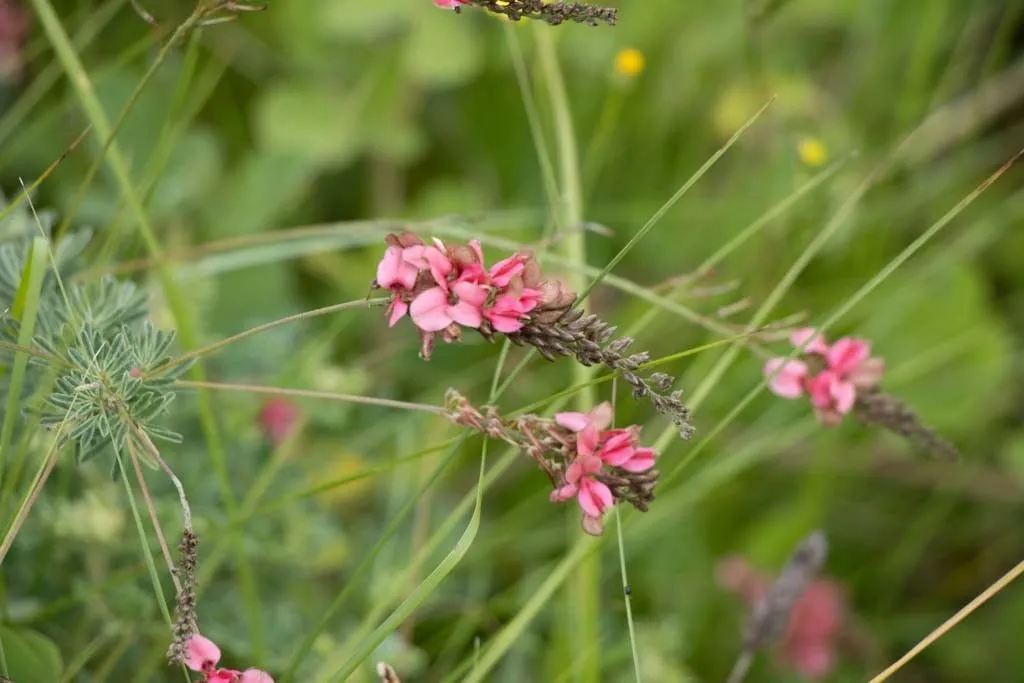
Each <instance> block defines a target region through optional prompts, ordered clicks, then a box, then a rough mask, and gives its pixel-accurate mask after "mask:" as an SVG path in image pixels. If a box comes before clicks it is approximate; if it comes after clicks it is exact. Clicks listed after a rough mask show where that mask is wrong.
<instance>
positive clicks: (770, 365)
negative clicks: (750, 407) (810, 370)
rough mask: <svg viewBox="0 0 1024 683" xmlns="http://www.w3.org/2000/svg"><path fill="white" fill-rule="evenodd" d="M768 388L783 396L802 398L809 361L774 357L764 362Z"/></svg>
mask: <svg viewBox="0 0 1024 683" xmlns="http://www.w3.org/2000/svg"><path fill="white" fill-rule="evenodd" d="M764 375H765V377H768V378H769V380H768V388H769V389H770V390H771V391H772V393H774V394H775V395H777V396H781V397H782V398H800V397H801V396H803V395H804V390H805V388H806V386H805V385H806V383H807V363H805V362H803V361H802V360H786V359H785V358H772V359H771V360H769V361H768V362H767V363H765V364H764Z"/></svg>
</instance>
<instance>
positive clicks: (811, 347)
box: [789, 327, 828, 355]
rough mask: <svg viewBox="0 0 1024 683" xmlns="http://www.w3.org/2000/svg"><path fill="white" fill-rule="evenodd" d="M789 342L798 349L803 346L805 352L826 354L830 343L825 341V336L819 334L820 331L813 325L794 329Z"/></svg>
mask: <svg viewBox="0 0 1024 683" xmlns="http://www.w3.org/2000/svg"><path fill="white" fill-rule="evenodd" d="M789 343H791V344H792V345H793V346H795V347H796V348H798V349H799V348H803V350H804V353H816V354H819V355H825V353H826V352H827V351H828V344H826V343H825V338H824V337H823V336H821V335H820V334H818V331H817V330H816V329H814V328H813V327H801V328H800V329H798V330H794V331H793V334H791V335H789ZM804 344H807V346H804Z"/></svg>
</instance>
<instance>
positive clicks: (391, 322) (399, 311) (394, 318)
mask: <svg viewBox="0 0 1024 683" xmlns="http://www.w3.org/2000/svg"><path fill="white" fill-rule="evenodd" d="M389 308H390V309H391V315H389V316H388V327H394V326H395V323H397V322H398V321H399V320H401V319H402V318H404V317H405V314H406V313H408V312H409V304H407V303H405V302H404V301H402V300H401V299H399V298H397V297H396V298H394V299H392V300H391V305H390V306H389Z"/></svg>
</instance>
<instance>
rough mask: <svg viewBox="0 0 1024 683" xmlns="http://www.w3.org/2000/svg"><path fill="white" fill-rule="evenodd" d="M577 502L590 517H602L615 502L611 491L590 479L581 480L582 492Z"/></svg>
mask: <svg viewBox="0 0 1024 683" xmlns="http://www.w3.org/2000/svg"><path fill="white" fill-rule="evenodd" d="M576 500H578V501H579V503H580V507H581V508H582V509H583V512H584V513H586V515H587V516H588V517H600V516H601V515H602V514H604V511H605V510H606V509H608V508H609V507H611V505H612V502H613V498H612V492H611V489H609V488H608V487H607V486H606V485H604V484H602V483H601V482H599V481H597V480H596V479H589V478H587V479H581V480H580V492H579V495H578V496H577V498H576Z"/></svg>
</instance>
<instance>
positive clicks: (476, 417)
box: [446, 390, 658, 536]
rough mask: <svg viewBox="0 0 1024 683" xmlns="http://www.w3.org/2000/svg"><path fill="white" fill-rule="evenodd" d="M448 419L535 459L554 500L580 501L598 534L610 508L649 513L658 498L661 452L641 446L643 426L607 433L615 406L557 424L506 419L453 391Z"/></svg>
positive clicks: (568, 415) (585, 523)
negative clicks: (624, 505)
mask: <svg viewBox="0 0 1024 683" xmlns="http://www.w3.org/2000/svg"><path fill="white" fill-rule="evenodd" d="M447 405H448V410H447V412H446V415H447V416H448V418H449V419H451V420H452V421H453V422H455V423H456V424H459V425H462V426H465V427H470V428H472V429H475V430H476V431H478V432H481V433H483V434H486V435H487V436H490V437H493V438H496V439H501V440H503V441H505V442H506V443H510V444H512V445H514V446H516V447H517V448H519V449H520V450H521V451H522V452H524V453H525V454H527V455H528V456H530V457H531V458H532V459H533V460H534V461H535V462H536V463H537V464H538V465H539V466H540V468H541V470H542V471H543V472H544V473H545V474H547V476H548V478H549V479H550V480H551V483H552V486H553V489H554V490H553V491H552V492H551V494H550V496H549V498H550V500H551V501H552V502H555V503H564V502H567V501H570V500H573V499H575V500H576V502H577V504H578V505H579V507H580V510H581V511H582V522H581V524H582V527H583V530H584V531H586V532H587V533H589V534H592V535H595V536H598V535H600V534H601V533H602V532H603V530H604V524H603V518H604V514H605V512H607V511H608V508H610V507H612V506H613V505H615V504H616V503H618V502H620V501H626V502H628V503H630V504H631V505H633V507H635V508H636V509H638V510H640V511H642V512H646V511H647V509H648V505H649V503H650V502H651V501H652V500H654V486H655V484H656V483H657V479H658V471H657V470H656V469H654V465H655V459H656V455H657V454H656V453H655V452H654V451H653V450H652V449H650V448H644V447H642V446H640V427H638V426H636V425H633V426H631V427H626V428H624V429H607V427H609V425H611V421H612V408H611V404H609V403H607V402H605V403H601V404H600V405H598V406H596V407H595V408H594V409H593V410H591V411H590V412H587V413H577V412H564V413H558V414H556V415H555V417H554V419H553V420H547V419H543V418H539V417H537V416H535V415H525V416H523V417H520V418H518V419H516V420H505V419H503V418H501V416H499V415H498V414H497V412H496V411H495V410H494V409H493V408H487V409H485V410H484V411H480V410H477V409H476V408H474V407H473V406H472V405H471V404H470V403H469V401H467V400H466V399H465V398H463V397H462V396H460V395H459V394H458V393H456V392H455V391H453V390H449V392H448V400H447Z"/></svg>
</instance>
